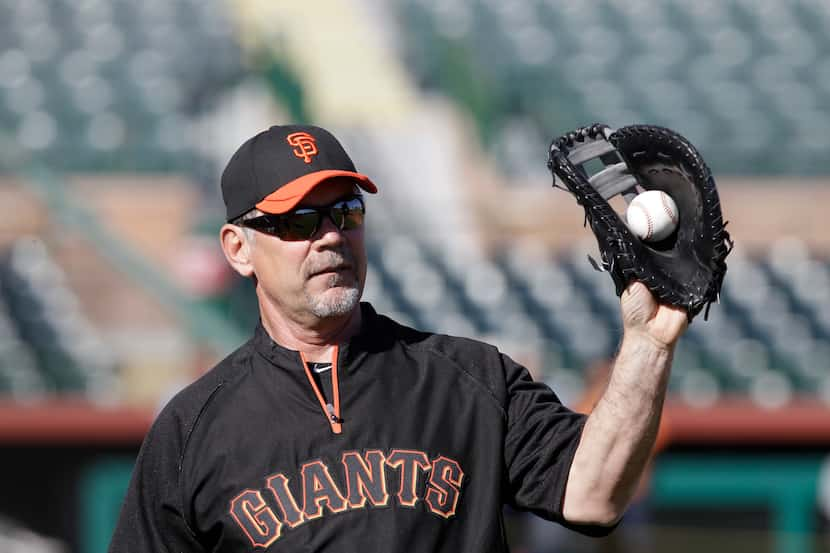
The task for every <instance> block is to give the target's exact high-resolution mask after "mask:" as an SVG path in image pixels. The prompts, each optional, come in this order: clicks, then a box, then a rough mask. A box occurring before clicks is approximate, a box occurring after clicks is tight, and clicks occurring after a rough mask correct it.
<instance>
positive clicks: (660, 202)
mask: <svg viewBox="0 0 830 553" xmlns="http://www.w3.org/2000/svg"><path fill="white" fill-rule="evenodd" d="M625 219H626V222H627V223H628V228H630V229H631V232H633V233H634V234H635V235H636V236H637V237H638V238H639V239H640V240H644V241H646V242H656V241H658V240H662V239H664V238H666V237H667V236H669V235H670V234H671V233H672V232H674V229H676V228H677V221H678V212H677V204H675V203H674V200H672V199H671V196H669V195H668V194H666V193H665V192H663V191H662V190H647V191H646V192H643V193H642V194H639V195H637V196H636V197H635V198H634V199H633V200H631V203H630V204H628V210H627V211H626V213H625Z"/></svg>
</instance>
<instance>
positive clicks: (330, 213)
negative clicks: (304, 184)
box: [239, 196, 366, 241]
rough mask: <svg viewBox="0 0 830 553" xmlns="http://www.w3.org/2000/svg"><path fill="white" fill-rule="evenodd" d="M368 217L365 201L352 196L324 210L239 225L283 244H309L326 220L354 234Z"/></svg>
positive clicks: (307, 209)
mask: <svg viewBox="0 0 830 553" xmlns="http://www.w3.org/2000/svg"><path fill="white" fill-rule="evenodd" d="M365 215H366V206H365V204H364V203H363V198H361V197H360V196H352V197H350V198H345V199H342V200H337V201H336V202H334V203H332V204H329V205H325V206H321V207H299V208H297V209H295V210H293V211H289V212H288V213H281V214H279V215H272V214H268V215H262V216H260V217H254V218H253V219H246V220H243V221H240V223H239V224H240V225H241V226H243V227H248V228H252V229H255V230H258V231H260V232H264V233H265V234H270V235H272V236H276V237H278V238H279V239H280V240H294V241H296V240H310V239H311V238H312V237H313V236H314V235H315V234H316V233H317V231H318V230H319V229H320V226H322V224H323V217H324V216H327V217H328V218H329V219H331V222H332V223H334V226H336V227H337V228H338V229H340V230H354V229H357V228H360V227H362V226H363V219H364V216H365Z"/></svg>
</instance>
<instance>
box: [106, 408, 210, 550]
mask: <svg viewBox="0 0 830 553" xmlns="http://www.w3.org/2000/svg"><path fill="white" fill-rule="evenodd" d="M184 434H185V431H184V425H182V424H180V423H179V421H177V420H176V417H175V415H174V414H173V413H172V412H171V411H169V410H164V411H162V413H161V414H160V415H159V417H158V419H157V420H156V422H155V423H154V424H153V427H152V428H151V430H150V432H149V433H148V435H147V437H146V438H145V439H144V443H143V445H142V446H141V451H140V452H139V454H138V458H137V460H136V465H135V468H134V469H133V475H132V479H131V481H130V486H129V488H128V490H127V495H126V498H125V500H124V504H123V506H122V508H121V515H120V517H119V520H118V524H117V526H116V529H115V532H114V534H113V537H112V541H111V543H110V548H109V551H110V553H161V552H164V553H197V552H198V553H201V552H202V551H204V549H203V547H202V546H201V545H200V543H199V542H198V540H197V538H196V536H195V534H194V533H193V531H192V530H191V529H190V527H189V526H188V524H187V522H186V520H185V514H184V512H183V511H184V509H183V507H182V495H181V493H180V489H181V488H180V485H179V479H180V466H181V456H182V451H183V445H184V439H185V435H184Z"/></svg>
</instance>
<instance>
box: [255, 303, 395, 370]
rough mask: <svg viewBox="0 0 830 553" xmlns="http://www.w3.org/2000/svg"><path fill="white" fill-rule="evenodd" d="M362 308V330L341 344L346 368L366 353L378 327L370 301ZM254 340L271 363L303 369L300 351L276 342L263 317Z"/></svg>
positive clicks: (260, 352) (341, 354)
mask: <svg viewBox="0 0 830 553" xmlns="http://www.w3.org/2000/svg"><path fill="white" fill-rule="evenodd" d="M360 309H361V322H360V330H359V331H358V332H357V334H355V335H354V336H353V337H352V338H351V339H350V340H349V341H347V342H346V343H343V344H340V356H339V357H340V359H339V362H340V366H341V368H342V369H344V370H345V369H347V368H348V366H349V365H350V364H351V363H352V361H354V360H355V359H356V358H358V357H360V356H361V354H364V353H366V352H367V350H368V347H371V342H370V340H371V336H372V335H373V334H374V333H373V332H372V329H373V328H375V327H376V325H377V322H378V314H377V312H376V311H375V309H374V308H373V307H372V306H371V305H370V304H369V303H367V302H362V303H361V304H360ZM252 342H253V346H254V349H255V350H256V351H257V353H259V354H260V355H262V356H263V357H264V358H265V359H267V360H268V361H269V362H271V364H273V365H276V366H278V367H283V368H288V369H292V370H300V371H302V370H303V365H302V361H301V359H300V354H299V352H298V351H297V350H293V349H288V348H286V347H284V346H282V345H280V344H278V343H276V342H275V341H274V340H273V339H272V338H271V336H270V335H269V334H268V331H267V330H265V327H264V326H263V325H262V320H261V319H260V320H259V321H258V322H257V325H256V328H255V329H254V337H253V340H252Z"/></svg>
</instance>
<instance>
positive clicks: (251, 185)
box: [222, 125, 377, 221]
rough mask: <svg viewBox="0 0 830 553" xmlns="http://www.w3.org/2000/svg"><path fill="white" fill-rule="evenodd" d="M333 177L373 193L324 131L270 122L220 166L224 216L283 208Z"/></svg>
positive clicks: (287, 208) (276, 211)
mask: <svg viewBox="0 0 830 553" xmlns="http://www.w3.org/2000/svg"><path fill="white" fill-rule="evenodd" d="M334 177H348V178H351V179H354V181H355V184H357V185H358V186H360V188H362V189H363V190H365V191H366V192H370V193H372V194H374V193H375V192H377V187H376V186H375V185H374V183H373V182H372V181H371V180H369V177H367V176H366V175H363V174H361V173H358V172H357V170H356V169H355V166H354V163H352V160H351V158H350V157H349V155H348V154H347V153H346V150H344V149H343V146H342V145H341V144H340V142H338V140H337V139H336V138H335V137H334V135H332V134H331V133H330V132H329V131H327V130H325V129H323V128H320V127H315V126H311V125H275V126H273V127H271V128H270V129H268V130H265V131H262V132H261V133H259V134H257V135H256V136H254V137H252V138H249V139H248V140H247V141H245V143H243V144H242V146H240V147H239V149H238V150H237V151H236V153H235V154H234V155H233V156H232V157H231V159H230V161H229V162H228V165H227V166H226V167H225V170H224V172H223V173H222V197H223V199H224V200H225V208H226V213H227V220H228V221H232V220H233V219H236V218H237V217H239V216H240V215H243V214H245V213H247V212H248V211H250V210H252V209H254V208H258V209H259V210H260V211H262V212H264V213H274V214H279V213H286V212H288V211H290V210H292V209H294V207H296V206H297V204H299V203H300V201H302V199H303V198H304V197H305V196H306V195H307V194H308V193H309V192H311V191H312V190H313V189H314V188H315V187H317V186H318V185H320V184H321V183H324V182H325V181H327V180H329V179H331V178H334Z"/></svg>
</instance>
